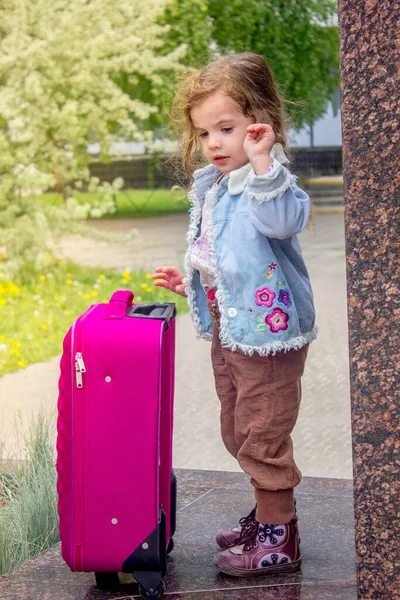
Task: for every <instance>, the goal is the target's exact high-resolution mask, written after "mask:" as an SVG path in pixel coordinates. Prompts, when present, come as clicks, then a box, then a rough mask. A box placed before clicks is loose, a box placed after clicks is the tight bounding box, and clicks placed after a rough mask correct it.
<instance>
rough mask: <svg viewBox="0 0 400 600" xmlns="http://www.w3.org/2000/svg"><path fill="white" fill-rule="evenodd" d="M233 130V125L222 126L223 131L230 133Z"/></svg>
mask: <svg viewBox="0 0 400 600" xmlns="http://www.w3.org/2000/svg"><path fill="white" fill-rule="evenodd" d="M232 130H233V127H223V128H222V131H223V132H224V133H230V132H231V131H232Z"/></svg>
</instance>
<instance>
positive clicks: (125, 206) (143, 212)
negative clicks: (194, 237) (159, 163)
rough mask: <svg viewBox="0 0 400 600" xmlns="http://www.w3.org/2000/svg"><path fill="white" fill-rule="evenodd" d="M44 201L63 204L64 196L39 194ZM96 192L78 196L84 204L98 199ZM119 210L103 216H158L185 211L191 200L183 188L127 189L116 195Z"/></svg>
mask: <svg viewBox="0 0 400 600" xmlns="http://www.w3.org/2000/svg"><path fill="white" fill-rule="evenodd" d="M39 198H41V200H42V201H43V202H50V203H52V204H55V205H60V206H61V205H62V203H63V198H62V196H61V195H60V194H56V193H53V194H43V195H42V196H39ZM97 198H98V197H97V196H96V194H89V193H80V194H79V196H78V197H77V200H78V201H79V202H82V203H83V204H91V203H93V202H95V201H96V199H97ZM115 202H116V207H117V210H116V212H115V213H111V214H108V215H107V214H106V215H104V217H103V218H105V217H107V218H110V217H111V218H121V217H134V218H146V217H158V216H161V215H167V214H170V213H174V212H185V211H187V210H188V208H189V206H190V205H189V201H188V199H187V197H186V192H185V190H183V189H179V190H174V191H173V192H171V190H170V189H157V190H125V191H120V192H118V194H116V197H115Z"/></svg>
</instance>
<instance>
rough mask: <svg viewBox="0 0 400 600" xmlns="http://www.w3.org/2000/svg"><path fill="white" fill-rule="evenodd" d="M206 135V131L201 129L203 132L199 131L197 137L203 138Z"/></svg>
mask: <svg viewBox="0 0 400 600" xmlns="http://www.w3.org/2000/svg"><path fill="white" fill-rule="evenodd" d="M207 135H208V133H207V131H203V133H199V137H201V138H204V137H206V136H207Z"/></svg>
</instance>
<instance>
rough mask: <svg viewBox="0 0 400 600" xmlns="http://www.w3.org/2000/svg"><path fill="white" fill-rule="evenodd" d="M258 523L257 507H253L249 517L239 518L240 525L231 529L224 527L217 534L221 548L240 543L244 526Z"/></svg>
mask: <svg viewBox="0 0 400 600" xmlns="http://www.w3.org/2000/svg"><path fill="white" fill-rule="evenodd" d="M251 523H256V508H253V510H252V511H251V513H249V514H248V515H247V517H242V518H241V519H239V525H237V526H236V527H232V528H231V529H224V530H223V531H220V532H219V533H218V534H217V537H216V542H217V544H218V546H219V547H220V548H230V547H231V546H234V545H235V544H236V543H238V541H239V538H240V534H241V533H242V528H243V527H246V526H248V525H250V524H251Z"/></svg>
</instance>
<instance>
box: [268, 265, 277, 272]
mask: <svg viewBox="0 0 400 600" xmlns="http://www.w3.org/2000/svg"><path fill="white" fill-rule="evenodd" d="M268 266H269V268H270V269H272V270H273V271H274V270H275V269H276V263H271V264H270V265H268Z"/></svg>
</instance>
